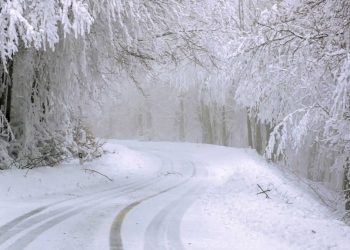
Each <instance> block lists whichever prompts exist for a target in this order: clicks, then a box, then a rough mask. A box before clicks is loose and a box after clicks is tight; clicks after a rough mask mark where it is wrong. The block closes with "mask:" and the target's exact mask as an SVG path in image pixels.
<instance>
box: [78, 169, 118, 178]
mask: <svg viewBox="0 0 350 250" xmlns="http://www.w3.org/2000/svg"><path fill="white" fill-rule="evenodd" d="M83 170H84V171H85V172H86V171H90V172H92V173H96V174H99V175H102V176H103V177H105V178H107V179H108V180H109V181H113V179H112V178H110V177H108V176H107V175H105V174H102V173H101V172H98V171H96V170H93V169H88V168H84V169H83Z"/></svg>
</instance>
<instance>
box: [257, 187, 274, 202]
mask: <svg viewBox="0 0 350 250" xmlns="http://www.w3.org/2000/svg"><path fill="white" fill-rule="evenodd" d="M256 185H257V186H258V187H259V189H260V190H261V192H259V193H257V194H256V195H259V194H265V195H266V199H271V198H270V196H269V195H268V194H267V192H271V190H270V189H266V190H264V189H263V188H262V187H261V186H260V185H259V184H256Z"/></svg>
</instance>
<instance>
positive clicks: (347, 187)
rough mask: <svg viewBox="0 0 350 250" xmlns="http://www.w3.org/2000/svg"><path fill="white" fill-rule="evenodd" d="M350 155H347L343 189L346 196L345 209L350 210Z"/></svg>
mask: <svg viewBox="0 0 350 250" xmlns="http://www.w3.org/2000/svg"><path fill="white" fill-rule="evenodd" d="M349 174H350V157H347V158H346V160H345V165H344V180H343V190H344V197H345V210H346V211H350V180H349V177H350V176H349Z"/></svg>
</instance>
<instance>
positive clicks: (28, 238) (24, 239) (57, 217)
mask: <svg viewBox="0 0 350 250" xmlns="http://www.w3.org/2000/svg"><path fill="white" fill-rule="evenodd" d="M154 183H155V182H154V181H153V180H152V181H149V182H147V183H146V184H143V185H139V186H138V187H137V188H129V189H130V190H129V189H127V190H123V191H120V192H122V193H119V194H118V195H117V196H115V194H109V195H108V196H105V197H103V198H100V199H98V200H95V201H94V202H93V203H90V204H87V205H85V206H80V207H77V208H76V207H74V208H73V209H72V207H70V208H69V209H63V210H60V211H57V213H56V214H54V215H52V214H51V215H50V216H49V217H47V218H46V219H45V220H44V221H45V222H44V223H41V222H42V221H43V220H39V219H38V221H36V222H37V223H36V224H35V225H36V227H34V228H33V229H31V230H29V231H28V232H26V233H25V234H24V235H22V236H20V237H19V238H18V239H16V241H15V242H14V243H12V244H11V245H10V246H8V247H6V248H5V249H6V250H17V249H24V248H25V247H26V246H27V245H29V244H30V243H31V242H32V241H34V240H35V239H36V238H38V237H39V236H40V235H41V234H42V233H44V232H45V231H47V230H48V229H50V228H51V227H53V226H55V225H57V224H59V223H61V222H63V221H65V220H67V219H69V218H71V217H73V216H75V215H78V214H80V213H81V212H84V211H85V210H87V209H89V208H93V207H95V206H97V205H98V204H100V203H101V202H103V201H106V200H110V199H111V198H118V197H121V196H123V195H128V194H131V193H134V192H136V191H138V190H142V189H144V188H145V187H147V186H151V185H153V184H154ZM69 210H71V211H69ZM31 227H33V226H31ZM26 229H27V228H26V227H24V228H23V227H20V228H19V232H16V235H18V234H20V233H21V232H22V231H25V230H26ZM11 237H13V236H10V238H11Z"/></svg>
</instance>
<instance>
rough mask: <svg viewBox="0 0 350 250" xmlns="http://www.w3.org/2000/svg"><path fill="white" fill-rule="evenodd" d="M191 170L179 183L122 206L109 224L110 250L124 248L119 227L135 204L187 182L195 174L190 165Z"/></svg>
mask: <svg viewBox="0 0 350 250" xmlns="http://www.w3.org/2000/svg"><path fill="white" fill-rule="evenodd" d="M192 167H193V170H192V174H191V176H190V177H188V178H187V179H186V180H183V181H181V182H180V183H177V184H175V185H173V186H171V187H169V188H166V189H164V190H162V191H160V192H157V193H155V194H152V195H150V196H147V197H145V198H143V199H140V200H138V201H135V202H133V203H131V204H129V205H128V206H126V207H125V208H123V209H122V210H121V211H120V212H119V213H118V214H117V216H116V218H115V219H114V220H113V223H112V226H111V230H110V238H109V242H110V250H124V247H123V241H122V237H121V228H122V225H123V222H124V219H125V217H126V216H127V214H128V213H129V212H130V211H131V210H132V209H133V208H135V207H136V206H138V205H139V204H141V203H142V202H144V201H147V200H150V199H152V198H154V197H157V196H159V195H161V194H164V193H166V192H169V191H171V190H174V189H176V188H177V187H180V186H181V185H184V184H186V183H187V182H189V181H190V180H191V179H192V178H193V177H194V176H195V175H196V168H195V167H194V166H193V165H192Z"/></svg>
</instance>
